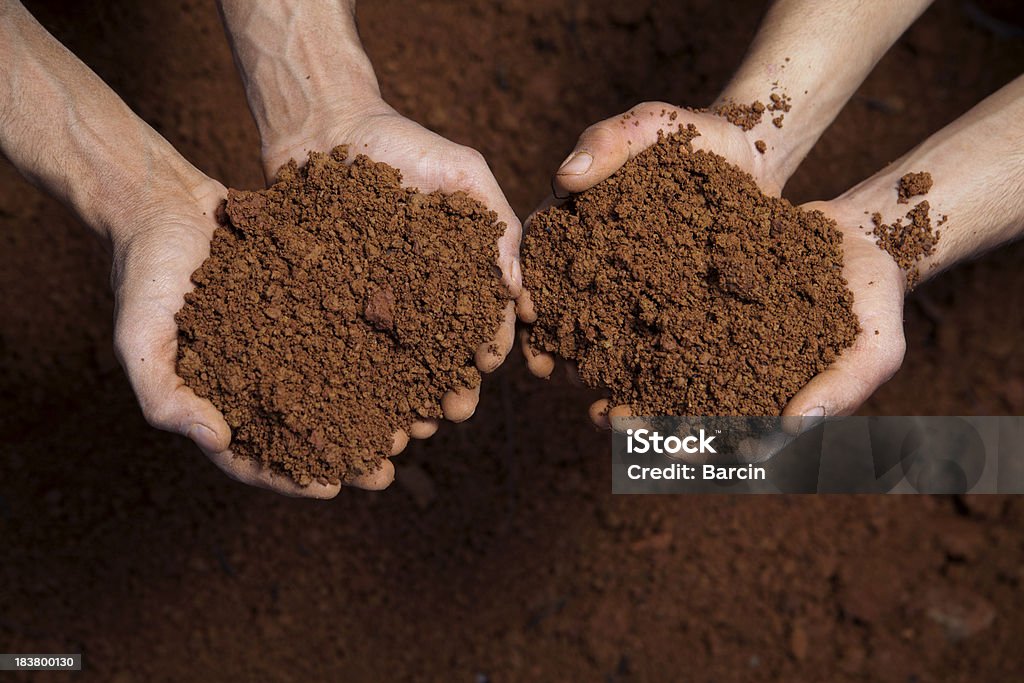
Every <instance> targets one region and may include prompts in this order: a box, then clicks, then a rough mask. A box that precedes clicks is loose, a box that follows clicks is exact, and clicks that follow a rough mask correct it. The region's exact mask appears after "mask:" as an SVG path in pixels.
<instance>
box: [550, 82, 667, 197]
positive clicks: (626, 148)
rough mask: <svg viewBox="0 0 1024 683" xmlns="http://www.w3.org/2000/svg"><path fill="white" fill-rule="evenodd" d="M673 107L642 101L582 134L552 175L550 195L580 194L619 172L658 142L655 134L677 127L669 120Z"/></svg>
mask: <svg viewBox="0 0 1024 683" xmlns="http://www.w3.org/2000/svg"><path fill="white" fill-rule="evenodd" d="M672 112H678V109H677V108H676V107H673V106H672V105H669V104H665V103H664V102H645V103H644V104H640V105H637V106H636V107H633V109H631V110H630V111H628V112H627V113H625V114H622V115H619V116H613V117H612V118H610V119H605V120H604V121H600V122H598V123H595V124H594V125H592V126H590V127H589V128H587V129H586V130H585V131H583V134H582V135H580V138H579V140H578V141H577V142H576V147H575V148H574V149H573V151H572V153H571V154H569V156H568V157H566V159H565V161H563V162H562V165H561V166H560V167H559V169H558V171H556V172H555V177H554V179H553V181H552V187H553V190H554V195H555V196H556V197H561V196H564V195H565V194H568V193H576V192H582V191H584V190H586V189H589V188H591V187H593V186H594V185H596V184H598V183H599V182H601V181H602V180H604V179H605V178H608V177H609V176H610V175H612V174H613V173H615V171H617V170H619V168H621V167H622V165H623V164H624V163H626V162H627V161H629V160H630V159H632V158H633V157H634V156H636V155H637V154H639V153H640V152H641V151H643V150H644V149H646V148H647V147H650V146H651V145H653V144H654V143H656V142H657V141H658V133H659V132H662V133H667V132H669V131H671V130H674V129H676V128H678V127H679V122H678V121H676V119H674V118H670V114H671V113H672Z"/></svg>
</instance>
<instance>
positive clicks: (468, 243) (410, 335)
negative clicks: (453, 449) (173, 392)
mask: <svg viewBox="0 0 1024 683" xmlns="http://www.w3.org/2000/svg"><path fill="white" fill-rule="evenodd" d="M346 158H347V151H346V149H345V148H344V147H339V148H337V149H335V150H334V151H333V152H331V153H330V154H320V153H312V154H310V155H309V162H308V163H307V164H306V165H305V166H304V167H303V168H298V167H297V165H296V163H295V162H294V161H292V162H290V163H289V164H288V165H287V166H285V167H284V168H282V169H281V171H280V172H279V175H278V178H277V182H276V183H275V184H274V185H273V186H272V187H270V188H269V189H267V190H263V191H259V192H246V191H238V190H231V191H230V193H229V194H228V200H227V205H226V207H225V212H224V214H225V215H224V220H225V225H224V227H223V228H221V229H218V230H217V232H216V234H215V236H214V239H213V243H212V245H211V248H210V258H209V259H207V260H206V262H204V263H203V265H202V266H201V267H200V268H199V270H197V271H196V272H195V274H194V275H193V276H192V279H193V282H194V283H195V285H196V288H195V290H194V291H193V292H191V293H189V294H188V295H187V296H186V297H185V306H184V308H182V310H181V311H180V312H179V313H178V316H177V321H178V324H179V327H180V329H181V332H180V338H179V345H178V346H179V355H178V374H180V375H181V377H182V378H183V379H184V380H185V382H186V383H187V384H188V385H189V386H190V387H192V388H193V389H194V390H195V392H196V393H197V394H199V395H200V396H202V397H204V398H208V399H210V401H211V402H212V403H213V404H214V405H215V406H217V407H218V408H219V409H220V410H221V412H223V413H224V416H225V418H226V419H227V421H228V424H229V425H230V426H231V429H232V434H233V438H232V445H231V448H232V451H233V453H234V454H235V455H236V456H237V457H245V458H253V459H256V460H259V461H260V462H262V463H263V465H264V466H269V467H271V468H272V469H274V470H275V471H279V472H282V473H285V474H288V475H290V476H291V477H292V478H294V479H295V480H296V481H297V482H298V483H299V484H303V485H305V484H308V483H310V482H312V481H314V480H316V481H319V482H322V483H327V482H329V483H337V482H338V481H343V480H347V479H351V478H352V477H353V476H356V475H359V474H362V473H364V472H367V471H372V470H373V469H375V468H377V467H379V466H380V462H381V459H382V458H385V457H387V456H388V454H389V452H390V449H391V443H392V435H393V433H394V432H395V431H396V430H400V429H407V428H408V427H409V426H410V424H411V423H412V422H413V421H414V420H416V419H418V418H440V417H441V416H442V413H441V408H440V400H441V397H442V396H443V395H444V393H445V392H446V391H449V390H451V389H455V388H457V387H476V386H478V385H479V383H480V375H479V373H478V371H477V370H476V369H475V367H474V366H473V358H474V353H475V351H476V349H477V347H478V346H479V345H480V344H483V343H485V342H487V341H489V340H491V339H493V338H494V334H495V332H496V330H497V329H498V325H499V323H500V320H501V315H502V310H503V307H504V305H505V301H506V300H507V295H506V294H505V292H504V288H503V285H502V283H501V280H500V275H498V274H497V272H496V268H495V266H494V263H495V259H496V257H497V248H496V242H497V239H498V237H499V235H500V233H501V231H502V229H503V227H502V224H499V223H497V222H496V216H495V214H494V213H493V212H491V211H489V210H488V209H486V208H485V207H484V206H483V205H482V204H480V203H479V202H477V201H475V200H473V199H471V198H470V197H468V196H467V195H465V194H459V193H457V194H454V195H444V194H441V193H439V192H433V193H431V194H422V193H420V192H417V191H415V190H413V189H407V188H403V187H402V185H401V174H400V173H399V172H398V171H397V170H396V169H394V168H392V167H390V166H388V165H386V164H381V163H375V162H373V161H371V160H370V159H369V158H367V157H365V156H357V157H356V158H355V160H354V162H353V163H352V164H351V165H346V163H345V162H346Z"/></svg>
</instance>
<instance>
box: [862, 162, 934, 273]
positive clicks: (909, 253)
mask: <svg viewBox="0 0 1024 683" xmlns="http://www.w3.org/2000/svg"><path fill="white" fill-rule="evenodd" d="M908 175H910V174H908ZM924 175H928V174H927V173H926V174H924ZM906 177H907V176H903V178H906ZM928 182H929V185H930V184H931V176H928ZM902 184H903V182H902V180H901V181H900V185H901V186H902ZM930 210H931V206H929V204H928V202H927V201H923V202H920V203H918V204H916V205H915V206H914V208H912V209H911V210H910V211H908V212H907V215H906V216H904V217H903V218H897V219H896V220H895V221H893V222H892V223H891V224H889V225H886V224H885V223H883V222H882V214H880V213H874V214H872V216H871V222H872V223H873V224H874V226H875V227H874V229H873V230H872V231H871V234H872V235H874V236H875V242H876V244H878V247H879V248H880V249H883V250H885V251H887V252H889V255H890V256H892V258H893V260H895V261H896V264H897V265H898V266H899V267H900V268H902V269H903V271H904V272H905V273H906V274H907V287H908V288H910V289H913V288H914V287H915V286H916V285H917V283H918V282H920V281H921V271H920V269H919V268H918V266H917V262H918V261H920V260H921V259H923V258H925V257H927V256H930V255H931V254H932V252H933V251H935V245H936V244H938V242H939V232H940V231H939V230H936V229H935V228H936V227H938V225H942V224H943V223H945V217H942V219H941V220H940V221H939V223H938V225H936V226H932V221H931V216H930V215H929V212H930Z"/></svg>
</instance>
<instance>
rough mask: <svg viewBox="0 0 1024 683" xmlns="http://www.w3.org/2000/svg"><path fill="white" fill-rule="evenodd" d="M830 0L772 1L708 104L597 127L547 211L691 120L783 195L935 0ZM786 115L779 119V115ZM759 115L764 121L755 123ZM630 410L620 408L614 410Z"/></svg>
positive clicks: (635, 112)
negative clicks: (733, 113) (730, 114)
mask: <svg viewBox="0 0 1024 683" xmlns="http://www.w3.org/2000/svg"><path fill="white" fill-rule="evenodd" d="M826 4H827V7H826V6H825V5H826ZM826 4H823V3H819V2H814V0H778V1H777V2H776V3H774V4H773V6H772V7H771V9H770V10H769V12H768V14H767V15H766V17H765V19H764V21H763V23H762V25H761V27H760V29H759V31H758V34H757V36H756V37H755V39H754V41H753V43H752V44H751V47H750V50H749V51H748V53H747V55H746V56H745V58H744V60H743V62H742V64H741V66H740V67H739V69H738V70H737V72H736V74H735V76H734V77H733V79H732V80H731V81H730V83H729V85H728V86H727V87H726V88H725V89H724V90H723V92H722V94H721V95H720V96H719V97H718V98H717V100H716V101H715V102H714V103H713V104H712V105H711V107H710V109H709V110H706V111H691V110H688V109H683V108H680V107H675V106H672V105H669V104H666V103H662V102H648V103H643V104H640V105H637V106H636V107H633V108H632V109H631V110H630V111H629V112H627V113H626V114H623V115H620V116H615V117H612V118H609V119H606V120H604V121H601V122H599V123H596V124H594V125H592V126H590V127H589V128H588V129H586V130H585V131H584V132H583V134H582V135H581V136H580V138H579V140H578V141H577V143H576V146H575V148H574V149H573V151H572V152H571V153H570V154H569V156H568V157H567V158H566V160H565V161H564V162H563V165H562V166H561V167H560V168H559V169H558V171H557V172H556V173H555V176H554V178H553V179H552V191H553V195H552V196H551V197H549V198H548V199H547V200H545V202H543V203H542V204H541V209H543V208H544V207H546V206H548V205H550V204H551V203H553V202H556V201H559V199H560V198H561V197H565V196H568V194H569V193H575V192H582V191H584V190H586V189H588V188H590V187H593V186H594V185H596V184H597V183H599V182H601V181H602V180H604V179H605V178H607V177H609V176H611V175H612V174H613V173H614V172H615V171H617V170H618V169H619V168H620V167H621V166H622V165H623V164H624V163H625V162H626V161H628V160H629V159H632V158H633V157H634V156H636V154H638V153H639V152H641V151H642V150H644V149H646V148H647V147H649V146H650V145H652V144H654V143H655V142H657V140H658V137H659V134H663V133H668V132H673V131H675V130H676V129H678V128H679V127H680V126H685V125H688V124H692V125H694V126H695V127H696V128H697V130H698V132H699V133H700V136H699V137H697V138H696V139H694V140H693V143H692V144H693V147H694V148H695V149H706V150H710V151H713V152H715V153H717V154H720V155H722V156H724V157H725V158H726V159H728V160H729V161H731V162H732V163H734V164H736V165H737V166H739V167H740V168H742V169H743V170H745V171H747V172H748V173H750V174H751V175H752V176H753V177H754V179H755V180H756V181H757V183H758V185H759V186H760V187H761V188H762V189H763V190H764V191H765V192H767V193H769V194H776V195H777V194H779V193H780V192H781V191H782V188H783V187H784V186H785V184H786V182H787V181H788V179H789V177H790V176H791V175H792V174H793V172H794V171H795V170H796V168H797V166H798V165H799V163H800V162H801V161H802V160H803V158H804V157H805V156H806V154H807V152H808V151H809V150H810V149H811V147H812V146H813V144H814V142H815V141H816V140H817V139H818V138H819V137H820V135H821V134H822V132H823V131H824V130H825V129H826V128H827V127H828V125H829V124H830V123H831V121H832V120H833V119H834V118H835V116H836V115H837V114H838V112H839V110H840V109H841V108H842V106H843V104H845V102H846V101H847V100H848V99H849V98H850V97H851V96H852V94H853V92H854V91H855V90H856V88H857V87H858V86H859V85H860V83H861V82H862V81H863V79H864V78H865V77H866V76H867V74H868V73H869V72H870V70H871V69H872V67H873V66H874V65H875V64H876V63H877V62H878V60H879V59H880V58H881V56H882V55H883V54H884V53H885V51H886V50H887V49H888V48H889V47H890V46H891V45H892V43H893V42H894V41H895V40H896V39H897V38H898V37H899V35H901V34H902V33H903V31H904V30H905V29H906V28H907V26H909V25H910V24H911V23H912V22H913V21H914V19H916V18H917V16H919V15H920V13H921V12H923V11H924V9H925V8H926V7H927V6H928V5H929V4H930V0H907V1H904V2H883V1H880V0H870V1H867V2H856V1H849V2H847V1H843V2H836V3H826ZM773 94H775V95H777V96H778V98H779V101H780V103H781V107H783V108H785V109H787V110H783V108H780V109H779V110H778V111H769V110H767V109H766V110H765V111H763V112H761V114H760V116H759V117H758V116H753V117H751V118H750V119H748V121H747V122H746V125H744V126H740V125H734V124H733V123H732V122H730V120H728V119H727V118H725V117H724V116H722V115H719V113H721V111H720V110H721V109H722V108H723V107H724V106H725V105H726V104H727V103H733V104H742V105H750V104H752V103H754V102H755V101H760V102H762V103H763V104H768V105H770V104H771V96H772V95H773ZM785 98H788V100H786V99H785ZM716 111H718V112H719V113H716ZM779 117H782V118H781V120H780V121H779V123H780V124H781V127H780V126H777V125H775V124H774V123H773V121H772V120H773V119H775V118H779ZM755 119H758V120H759V122H757V123H754V120H755ZM527 222H528V223H529V221H527ZM523 299H524V301H522V302H520V317H521V319H522V320H523V321H524V322H527V323H529V322H532V321H533V320H534V319H535V315H536V314H535V312H534V311H533V307H532V305H530V303H529V299H528V295H527V296H524V297H523ZM523 339H524V341H525V339H526V337H523ZM523 350H524V353H525V356H526V361H527V365H528V367H529V368H530V370H531V371H532V372H533V373H534V374H535V375H538V376H541V377H545V376H547V375H549V374H550V373H551V372H552V370H553V368H554V366H555V363H554V359H553V358H552V357H551V356H550V354H546V353H541V352H539V351H538V350H536V349H532V348H530V347H529V345H528V344H526V343H524V344H523ZM607 408H608V406H607V401H605V400H601V401H598V402H597V403H595V404H594V405H593V406H592V407H591V417H593V418H594V419H595V421H596V422H598V423H599V424H601V425H603V426H606V425H607V421H606V420H605V419H604V417H603V416H604V414H605V413H606V412H607ZM626 409H627V408H625V407H620V406H615V407H613V408H612V414H613V415H615V414H618V413H621V412H622V411H624V410H626Z"/></svg>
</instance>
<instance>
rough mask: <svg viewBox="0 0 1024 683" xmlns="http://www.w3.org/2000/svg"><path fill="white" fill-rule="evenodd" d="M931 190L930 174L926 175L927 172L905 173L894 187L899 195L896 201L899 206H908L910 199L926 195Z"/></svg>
mask: <svg viewBox="0 0 1024 683" xmlns="http://www.w3.org/2000/svg"><path fill="white" fill-rule="evenodd" d="M931 189H932V174H931V173H928V172H927V171H922V172H920V173H907V174H906V175H904V176H903V177H902V178H900V181H899V183H898V184H897V186H896V192H897V194H898V195H899V198H898V199H897V200H896V201H897V202H898V203H900V204H909V203H910V198H911V197H920V196H922V195H926V194H928V191H929V190H931Z"/></svg>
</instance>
